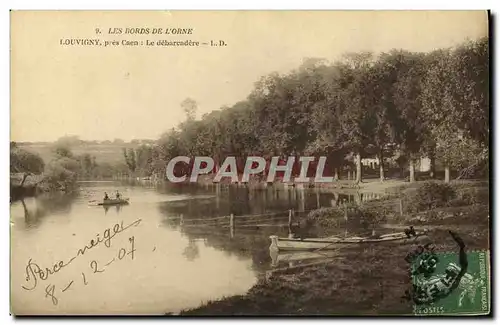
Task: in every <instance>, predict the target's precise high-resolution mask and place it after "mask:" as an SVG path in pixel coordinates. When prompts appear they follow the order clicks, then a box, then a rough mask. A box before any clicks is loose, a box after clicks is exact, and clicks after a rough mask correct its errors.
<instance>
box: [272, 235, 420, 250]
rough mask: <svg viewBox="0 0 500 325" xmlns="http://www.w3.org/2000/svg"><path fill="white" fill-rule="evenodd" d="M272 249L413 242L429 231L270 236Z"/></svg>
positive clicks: (307, 248)
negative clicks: (303, 236)
mask: <svg viewBox="0 0 500 325" xmlns="http://www.w3.org/2000/svg"><path fill="white" fill-rule="evenodd" d="M269 238H270V239H271V246H270V247H269V249H270V250H277V251H310V250H323V249H325V250H328V249H329V250H331V249H337V248H338V247H339V246H341V245H362V244H382V243H399V244H411V243H415V242H416V241H419V240H421V239H424V238H427V231H417V232H416V233H415V234H412V235H411V236H408V235H407V234H406V233H405V232H398V233H392V234H387V235H381V236H378V237H347V238H340V237H326V238H304V239H299V238H281V237H278V236H270V237H269Z"/></svg>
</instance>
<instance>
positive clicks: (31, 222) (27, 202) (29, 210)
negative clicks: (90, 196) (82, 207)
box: [11, 194, 77, 228]
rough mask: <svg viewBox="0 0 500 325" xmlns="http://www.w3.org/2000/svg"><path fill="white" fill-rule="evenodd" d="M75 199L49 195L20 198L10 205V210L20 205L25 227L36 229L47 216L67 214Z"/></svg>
mask: <svg viewBox="0 0 500 325" xmlns="http://www.w3.org/2000/svg"><path fill="white" fill-rule="evenodd" d="M76 197H77V196H76V195H66V194H51V195H42V196H38V197H29V198H21V199H20V200H18V201H14V202H12V203H11V209H13V208H15V207H16V206H18V205H20V206H21V207H22V210H23V214H24V223H25V226H26V227H27V228H36V227H39V226H40V224H41V222H42V221H43V219H44V218H45V217H46V216H48V215H52V214H61V215H66V214H69V213H70V212H71V207H72V204H73V202H74V200H75V199H76Z"/></svg>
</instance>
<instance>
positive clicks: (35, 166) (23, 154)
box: [10, 142, 45, 174]
mask: <svg viewBox="0 0 500 325" xmlns="http://www.w3.org/2000/svg"><path fill="white" fill-rule="evenodd" d="M44 168H45V163H44V161H43V159H42V158H41V157H40V155H38V154H36V153H32V152H30V151H28V150H25V149H21V148H19V147H17V145H16V144H15V143H13V142H11V149H10V172H11V173H33V174H40V173H42V172H43V170H44Z"/></svg>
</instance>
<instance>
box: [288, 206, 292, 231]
mask: <svg viewBox="0 0 500 325" xmlns="http://www.w3.org/2000/svg"><path fill="white" fill-rule="evenodd" d="M291 226H292V210H291V209H290V210H288V227H291Z"/></svg>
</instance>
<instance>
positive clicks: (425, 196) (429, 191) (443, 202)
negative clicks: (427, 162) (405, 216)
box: [405, 182, 457, 212]
mask: <svg viewBox="0 0 500 325" xmlns="http://www.w3.org/2000/svg"><path fill="white" fill-rule="evenodd" d="M456 196H457V193H456V191H455V189H454V188H453V187H452V186H451V185H449V184H446V183H437V182H425V183H424V184H422V185H421V186H420V187H418V188H417V190H416V191H414V192H408V193H406V194H405V201H406V202H405V203H406V204H405V207H406V208H407V210H408V211H410V212H416V211H423V210H431V209H435V208H438V207H444V206H449V203H450V201H452V200H453V199H455V198H456Z"/></svg>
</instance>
